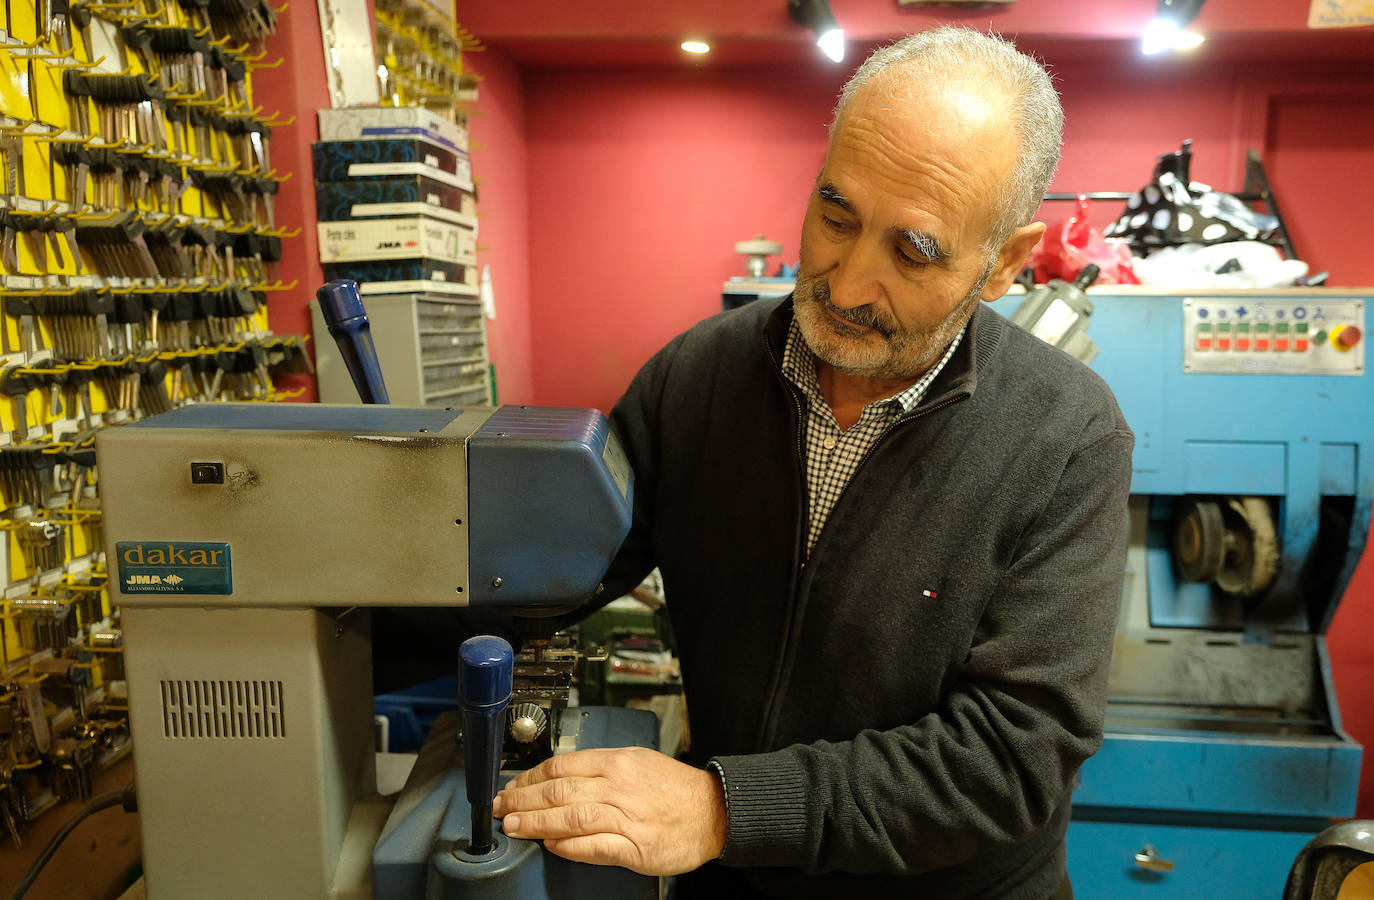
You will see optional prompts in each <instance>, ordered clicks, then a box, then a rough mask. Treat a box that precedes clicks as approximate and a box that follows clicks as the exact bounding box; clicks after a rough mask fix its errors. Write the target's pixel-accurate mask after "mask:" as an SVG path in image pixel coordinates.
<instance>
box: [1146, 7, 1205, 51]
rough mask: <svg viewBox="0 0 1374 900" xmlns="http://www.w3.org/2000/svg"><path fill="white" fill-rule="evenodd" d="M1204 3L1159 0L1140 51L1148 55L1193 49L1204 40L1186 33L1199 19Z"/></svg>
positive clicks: (1200, 36)
mask: <svg viewBox="0 0 1374 900" xmlns="http://www.w3.org/2000/svg"><path fill="white" fill-rule="evenodd" d="M1204 2H1205V0H1159V6H1158V7H1156V12H1155V18H1154V19H1153V20H1151V22H1150V24H1148V25H1146V26H1145V34H1144V36H1143V37H1142V38H1141V41H1140V51H1141V52H1142V53H1144V54H1145V55H1146V56H1152V55H1154V54H1156V53H1163V52H1164V51H1166V50H1191V49H1193V48H1194V47H1196V46H1197V45H1198V44H1201V43H1202V41H1203V37H1202V35H1200V34H1198V33H1197V32H1195V31H1184V30H1183V29H1184V28H1186V27H1187V26H1188V25H1190V24H1192V22H1193V20H1194V19H1196V18H1197V14H1198V13H1199V12H1200V11H1201V10H1202V4H1203V3H1204Z"/></svg>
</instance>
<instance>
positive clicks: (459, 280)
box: [324, 259, 477, 288]
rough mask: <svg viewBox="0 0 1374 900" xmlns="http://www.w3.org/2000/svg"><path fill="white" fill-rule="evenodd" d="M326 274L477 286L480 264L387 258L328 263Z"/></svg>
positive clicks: (361, 279) (367, 279) (361, 280)
mask: <svg viewBox="0 0 1374 900" xmlns="http://www.w3.org/2000/svg"><path fill="white" fill-rule="evenodd" d="M324 277H325V278H326V279H328V280H331V281H332V280H333V279H335V278H351V279H353V280H354V281H356V282H358V283H359V284H366V283H368V282H373V281H406V282H413V281H422V282H441V283H444V284H454V285H466V286H468V287H474V288H475V287H477V265H476V261H474V262H473V263H472V264H471V265H468V264H463V263H452V262H445V261H444V260H439V259H384V260H372V261H370V262H341V263H326V264H325V265H324Z"/></svg>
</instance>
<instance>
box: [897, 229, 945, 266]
mask: <svg viewBox="0 0 1374 900" xmlns="http://www.w3.org/2000/svg"><path fill="white" fill-rule="evenodd" d="M892 235H893V237H895V238H897V239H898V240H900V241H902V242H904V243H905V244H906V245H907V246H909V247H910V248H911V249H912V250H914V251H916V253H917V255H919V256H921V257H922V258H924V259H926V260H928V261H930V262H934V263H939V262H944V261H945V260H947V259H949V257H950V252H949V251H948V250H946V249H945V248H944V247H942V246H941V245H940V239H939V238H937V237H935V235H933V234H929V233H928V232H925V231H918V230H916V229H914V228H894V229H893V230H892Z"/></svg>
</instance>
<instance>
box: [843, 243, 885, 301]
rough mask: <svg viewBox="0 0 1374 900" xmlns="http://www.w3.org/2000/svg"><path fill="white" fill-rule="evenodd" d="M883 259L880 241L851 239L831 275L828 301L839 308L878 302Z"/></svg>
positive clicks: (881, 289) (880, 292)
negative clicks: (852, 240)
mask: <svg viewBox="0 0 1374 900" xmlns="http://www.w3.org/2000/svg"><path fill="white" fill-rule="evenodd" d="M886 262H887V260H886V257H885V254H884V253H883V248H882V244H881V242H879V241H874V240H867V239H865V238H862V237H861V238H859V239H858V240H856V241H854V242H853V243H852V244H850V245H849V247H848V248H846V252H845V253H844V254H843V255H842V256H841V257H840V260H839V263H838V265H836V267H835V271H834V272H833V273H832V274H831V276H830V302H831V303H833V304H834V305H835V306H837V307H839V308H841V309H853V308H854V307H857V306H865V305H867V304H869V303H874V302H877V301H878V300H879V299H881V298H882V295H883V287H882V274H883V266H884V265H885V264H886Z"/></svg>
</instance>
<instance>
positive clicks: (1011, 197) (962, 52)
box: [830, 26, 1064, 252]
mask: <svg viewBox="0 0 1374 900" xmlns="http://www.w3.org/2000/svg"><path fill="white" fill-rule="evenodd" d="M888 72H891V73H893V74H897V75H901V76H903V77H905V78H906V79H909V80H910V81H916V80H921V79H936V80H944V81H945V82H951V81H954V80H956V79H963V78H966V77H967V76H968V75H970V74H972V75H973V76H975V77H977V78H980V80H984V81H985V82H986V83H988V84H991V85H994V86H996V87H998V88H1000V89H1002V90H1004V91H1005V92H1006V94H1007V96H1008V99H1009V101H1010V106H1011V110H1012V115H1013V117H1014V122H1015V125H1016V129H1017V131H1018V132H1019V133H1020V135H1021V150H1020V152H1019V153H1018V154H1017V157H1016V165H1015V167H1014V168H1013V169H1012V173H1011V177H1010V178H1008V179H1007V182H1006V184H1004V185H1003V186H1002V195H1001V197H1000V198H999V202H998V205H997V206H998V210H999V212H998V216H997V221H996V222H995V223H994V226H993V232H992V234H991V235H989V238H988V240H989V244H988V245H985V247H984V249H985V250H986V251H987V252H994V251H996V250H999V249H1001V246H1002V244H1004V243H1005V242H1006V240H1007V238H1009V237H1011V233H1012V232H1013V231H1015V230H1016V229H1017V228H1020V227H1021V226H1022V225H1025V224H1027V223H1028V222H1030V221H1031V219H1032V217H1034V216H1035V211H1036V210H1037V209H1038V208H1039V207H1040V202H1041V200H1043V199H1044V196H1045V189H1046V188H1048V187H1049V185H1050V180H1051V179H1053V178H1054V170H1055V167H1056V166H1058V165H1059V147H1060V144H1061V142H1062V140H1063V134H1064V110H1063V109H1062V108H1061V107H1060V105H1059V94H1058V93H1057V92H1056V91H1055V89H1054V84H1053V83H1052V82H1051V80H1050V76H1049V73H1047V72H1046V71H1045V69H1044V67H1043V66H1041V65H1040V64H1039V63H1038V62H1036V61H1035V60H1034V59H1032V58H1030V57H1029V56H1027V55H1025V54H1024V53H1022V52H1021V51H1019V50H1017V49H1016V46H1015V45H1014V44H1012V42H1011V41H1008V40H1006V39H1005V38H1002V37H1000V36H998V35H994V34H983V33H982V32H980V31H974V30H973V29H971V28H956V27H953V26H944V27H941V28H933V29H931V30H930V31H921V32H918V33H916V34H912V35H908V36H907V37H905V38H903V39H902V40H900V41H898V42H897V43H895V44H891V45H889V46H886V47H881V48H879V49H878V50H875V51H874V52H873V54H872V55H871V56H869V57H868V59H867V60H865V61H864V64H863V65H861V66H859V68H858V70H857V71H856V72H855V73H854V75H853V76H852V77H851V78H850V79H849V81H847V82H845V85H844V87H843V88H842V89H841V90H840V98H839V101H838V102H837V103H836V104H835V115H834V118H833V119H832V120H831V123H830V131H831V134H832V135H833V134H834V131H835V127H836V125H837V124H838V123H839V121H840V117H841V116H842V115H843V114H844V111H845V109H846V108H847V107H848V106H849V102H850V101H851V100H852V99H853V98H854V95H855V94H857V93H858V92H859V90H860V89H861V88H863V87H864V85H866V84H868V83H869V82H870V81H872V80H873V79H874V77H875V76H877V75H879V74H883V73H888Z"/></svg>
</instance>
